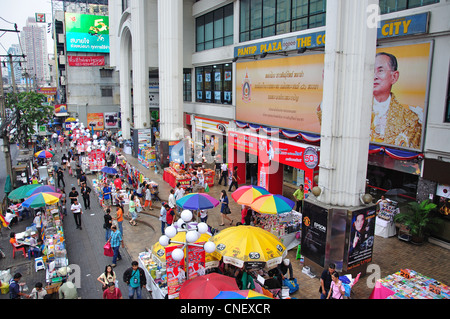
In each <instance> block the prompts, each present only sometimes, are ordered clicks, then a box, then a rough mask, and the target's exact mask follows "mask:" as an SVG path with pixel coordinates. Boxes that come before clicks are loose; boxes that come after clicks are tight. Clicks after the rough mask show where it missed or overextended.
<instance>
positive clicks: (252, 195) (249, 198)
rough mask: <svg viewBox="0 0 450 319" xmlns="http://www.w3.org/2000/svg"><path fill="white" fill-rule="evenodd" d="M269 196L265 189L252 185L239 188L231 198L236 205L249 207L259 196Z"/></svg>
mask: <svg viewBox="0 0 450 319" xmlns="http://www.w3.org/2000/svg"><path fill="white" fill-rule="evenodd" d="M269 194H270V193H269V192H268V191H267V190H266V189H265V188H264V187H261V186H253V185H251V186H241V187H239V188H238V189H236V190H235V191H234V192H233V193H232V194H231V197H232V198H233V199H234V201H235V202H236V203H238V204H240V205H247V206H249V205H250V204H251V203H253V201H254V200H255V199H257V198H258V197H259V196H262V195H269Z"/></svg>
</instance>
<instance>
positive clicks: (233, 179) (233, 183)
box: [228, 166, 239, 192]
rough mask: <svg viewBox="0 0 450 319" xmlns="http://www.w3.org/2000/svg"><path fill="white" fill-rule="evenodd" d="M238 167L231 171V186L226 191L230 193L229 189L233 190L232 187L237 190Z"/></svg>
mask: <svg viewBox="0 0 450 319" xmlns="http://www.w3.org/2000/svg"><path fill="white" fill-rule="evenodd" d="M238 178H239V177H238V167H237V166H235V167H234V169H233V174H232V175H231V184H230V187H229V188H228V191H229V192H231V189H232V188H233V186H234V187H235V188H236V189H237V188H238V187H239V186H238Z"/></svg>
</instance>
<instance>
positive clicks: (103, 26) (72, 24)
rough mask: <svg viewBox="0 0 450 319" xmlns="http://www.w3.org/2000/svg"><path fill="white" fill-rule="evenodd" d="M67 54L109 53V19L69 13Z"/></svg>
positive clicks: (67, 21)
mask: <svg viewBox="0 0 450 319" xmlns="http://www.w3.org/2000/svg"><path fill="white" fill-rule="evenodd" d="M65 20H66V46H67V52H100V53H109V17H108V16H99V15H87V14H79V13H67V12H66V16H65Z"/></svg>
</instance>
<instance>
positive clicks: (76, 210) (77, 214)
mask: <svg viewBox="0 0 450 319" xmlns="http://www.w3.org/2000/svg"><path fill="white" fill-rule="evenodd" d="M70 210H71V211H72V213H73V218H74V219H75V224H76V225H77V229H80V230H81V229H83V228H81V214H82V213H81V204H80V203H78V199H75V200H74V202H73V204H72V206H70Z"/></svg>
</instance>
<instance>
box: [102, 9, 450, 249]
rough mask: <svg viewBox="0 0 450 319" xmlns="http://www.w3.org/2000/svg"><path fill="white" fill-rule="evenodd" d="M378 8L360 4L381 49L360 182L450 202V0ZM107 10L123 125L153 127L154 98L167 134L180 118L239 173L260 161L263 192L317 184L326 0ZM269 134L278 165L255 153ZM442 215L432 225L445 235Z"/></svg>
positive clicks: (266, 144) (245, 175) (246, 173)
mask: <svg viewBox="0 0 450 319" xmlns="http://www.w3.org/2000/svg"><path fill="white" fill-rule="evenodd" d="M377 8H379V10H380V11H379V13H380V16H379V18H380V19H379V21H378V20H377V17H378V15H377V14H376V13H377V11H373V14H372V15H370V14H369V13H370V10H369V11H368V12H369V13H368V16H367V23H368V25H369V24H370V25H372V27H375V28H377V49H376V53H377V54H376V59H375V68H374V69H375V70H374V72H375V73H374V74H375V76H374V88H373V96H374V98H373V104H372V107H371V116H370V117H371V119H370V128H368V130H369V129H370V146H369V149H368V150H367V156H368V165H367V189H366V191H367V192H370V193H371V194H373V196H374V197H379V196H380V195H381V194H385V193H387V195H388V196H391V198H393V199H395V201H398V202H400V204H401V203H402V202H405V203H406V202H407V201H410V200H422V199H426V198H432V199H433V201H436V202H437V203H439V204H440V205H448V195H447V197H446V195H445V194H446V193H443V192H442V191H441V190H442V189H447V188H448V185H449V184H450V176H449V174H450V173H449V172H450V146H449V144H448V143H447V142H446V137H448V136H449V132H450V117H449V114H450V104H449V85H450V84H449V82H450V81H449V62H450V54H449V52H450V41H449V40H450V29H449V26H448V23H447V22H448V16H450V5H449V3H448V2H447V1H445V0H418V1H387V0H380V1H379V7H377ZM164 10H168V11H164ZM109 13H110V20H111V32H110V41H111V65H112V66H114V67H115V69H116V70H118V71H119V73H120V76H121V81H120V98H121V113H122V127H123V134H124V136H125V137H129V136H130V128H132V127H133V128H138V129H144V128H148V127H149V125H150V124H149V123H151V120H150V115H149V114H150V111H151V110H152V109H155V108H156V109H158V108H159V111H160V113H161V116H160V130H161V131H160V134H161V138H163V139H167V140H172V141H173V140H176V139H177V137H178V138H180V137H182V136H183V135H180V134H178V135H176V134H172V136H169V135H170V134H168V133H164V132H163V131H164V129H167V128H168V131H169V132H177V133H178V131H177V127H180V126H181V128H182V129H184V130H185V131H186V130H187V131H188V132H189V133H190V135H191V136H192V139H193V145H194V146H197V147H198V148H199V149H202V148H203V147H204V146H205V144H208V143H211V141H214V143H216V148H215V150H216V151H217V152H220V154H221V155H222V156H223V158H225V160H226V161H227V162H230V163H236V165H237V166H238V167H239V170H238V172H239V174H240V177H241V181H243V180H246V179H248V180H250V177H251V176H250V165H249V164H251V163H252V162H256V163H257V164H258V170H257V171H258V176H257V180H258V184H260V185H263V186H267V187H268V188H269V191H271V192H274V193H280V194H285V195H288V196H291V194H292V191H293V189H295V188H296V187H297V185H298V184H304V185H305V188H306V189H307V190H309V189H312V187H314V186H315V185H316V184H317V181H315V179H314V177H315V176H316V175H318V169H319V167H327V163H321V162H319V159H320V158H321V157H320V156H321V154H320V145H321V138H323V134H324V129H323V127H322V119H324V118H326V116H325V113H327V112H328V113H327V114H328V116H330V114H331V113H329V112H332V110H330V109H327V104H323V103H322V100H324V101H325V100H327V99H329V98H330V96H329V95H328V94H332V92H329V91H328V92H326V91H324V89H323V88H324V83H326V82H327V79H324V78H323V76H324V70H325V69H326V66H325V64H324V63H325V59H324V57H325V51H326V46H325V43H326V34H325V30H326V22H327V21H326V16H327V1H325V0H291V1H285V0H236V1H231V0H201V1H194V0H187V1H181V0H178V1H176V0H173V1H172V0H171V1H156V0H152V1H140V0H128V1H125V0H123V1H121V0H115V1H110V2H109ZM164 21H166V22H167V23H172V24H173V30H170V31H171V32H172V33H171V34H170V33H168V31H167V26H165V25H164ZM181 21H182V22H181ZM175 22H177V23H175ZM180 24H181V26H180ZM173 39H175V41H173ZM170 41H172V42H170ZM168 46H169V47H168ZM161 54H162V55H163V56H161ZM168 65H171V66H172V67H171V68H168V67H167V66H168ZM173 66H175V67H173ZM387 74H389V78H387V77H386V76H387ZM149 83H156V84H157V85H156V86H155V85H153V86H151V85H150V84H149ZM149 96H151V97H152V98H149ZM155 97H156V98H155ZM174 97H176V98H174ZM181 98H182V99H181ZM180 99H181V101H180ZM155 100H156V101H157V102H155ZM369 108H370V106H369ZM167 110H168V111H169V112H167ZM369 112H370V111H369ZM167 113H168V115H169V117H167ZM178 114H182V115H183V116H182V118H179V117H178ZM325 132H326V129H325ZM217 141H219V142H221V143H217ZM275 143H278V144H277V145H275ZM225 144H226V147H225V148H224V149H220V147H219V146H218V145H225ZM271 146H272V147H273V148H274V149H275V151H274V153H275V154H277V155H278V158H277V163H279V166H278V169H277V170H276V172H270V171H268V170H267V167H266V166H265V165H264V163H262V162H263V158H264V157H265V155H262V154H263V153H266V154H271V151H270V147H271ZM262 150H264V151H262ZM195 152H196V151H195V148H194V159H195V156H196V154H195ZM216 154H217V153H216ZM305 154H308V157H305ZM269 157H270V155H269ZM308 160H310V161H311V163H308ZM307 164H308V165H307ZM330 167H331V165H330V166H329V168H330ZM446 187H447V188H446ZM389 191H391V193H389ZM391 194H392V195H391ZM447 194H448V193H447ZM447 225H448V223H447ZM445 227H447V229H446V230H443V231H442V232H441V233H440V234H438V235H436V237H439V238H441V239H442V240H444V241H450V235H449V234H450V231H449V228H448V226H445Z"/></svg>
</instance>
